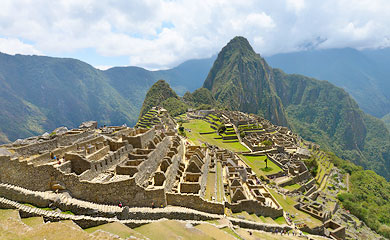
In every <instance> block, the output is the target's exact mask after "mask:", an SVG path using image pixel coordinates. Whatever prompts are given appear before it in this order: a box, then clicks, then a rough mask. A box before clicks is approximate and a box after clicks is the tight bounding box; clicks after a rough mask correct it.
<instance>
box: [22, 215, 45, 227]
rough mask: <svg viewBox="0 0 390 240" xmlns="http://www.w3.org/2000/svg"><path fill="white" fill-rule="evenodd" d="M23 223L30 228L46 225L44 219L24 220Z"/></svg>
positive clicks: (32, 218)
mask: <svg viewBox="0 0 390 240" xmlns="http://www.w3.org/2000/svg"><path fill="white" fill-rule="evenodd" d="M22 222H23V223H24V224H26V225H27V226H29V227H35V226H38V225H41V224H44V221H43V217H29V218H22Z"/></svg>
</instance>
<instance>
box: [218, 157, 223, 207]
mask: <svg viewBox="0 0 390 240" xmlns="http://www.w3.org/2000/svg"><path fill="white" fill-rule="evenodd" d="M216 171H217V172H216V174H217V198H216V200H217V202H222V201H223V179H222V165H221V163H220V162H217V167H216Z"/></svg>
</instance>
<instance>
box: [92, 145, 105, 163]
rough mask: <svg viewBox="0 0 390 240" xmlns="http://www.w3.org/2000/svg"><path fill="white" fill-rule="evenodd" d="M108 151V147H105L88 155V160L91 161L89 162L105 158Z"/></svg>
mask: <svg viewBox="0 0 390 240" xmlns="http://www.w3.org/2000/svg"><path fill="white" fill-rule="evenodd" d="M108 151H110V146H105V147H103V148H101V149H99V150H97V151H96V152H94V153H92V154H91V155H89V156H88V160H91V161H96V160H99V159H101V158H103V157H104V156H106V154H107V153H108Z"/></svg>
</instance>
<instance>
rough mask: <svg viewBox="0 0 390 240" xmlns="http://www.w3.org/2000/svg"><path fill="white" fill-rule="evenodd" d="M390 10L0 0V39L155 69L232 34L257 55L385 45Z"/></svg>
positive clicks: (12, 45) (333, 0) (345, 5)
mask: <svg viewBox="0 0 390 240" xmlns="http://www.w3.org/2000/svg"><path fill="white" fill-rule="evenodd" d="M389 11H390V2H389V1H388V0H357V1H349V0H327V1H321V0H311V1H305V0H276V1H268V0H248V1H235V0H230V1H224V0H209V1H190V0H184V1H164V0H145V1H138V0H131V1H129V0H119V1H109V0H101V1H92V0H85V1H79V0H61V1H50V0H41V1H29V0H2V11H0V37H2V39H3V40H0V42H1V41H6V43H4V46H6V47H3V48H4V49H6V50H7V51H8V52H20V53H29V54H31V53H43V54H47V55H56V56H60V55H61V53H63V54H66V53H69V52H77V51H81V50H83V49H94V51H95V52H97V53H98V54H100V55H101V56H108V57H114V56H123V57H127V59H129V62H128V63H127V64H131V65H138V66H142V67H146V68H149V69H158V68H167V67H172V66H174V65H177V64H179V63H181V62H183V61H185V60H187V59H190V58H202V57H209V56H211V55H213V54H215V53H216V52H218V51H219V50H220V49H221V48H222V47H223V46H224V45H225V44H226V43H227V42H228V41H229V40H230V39H231V38H233V37H234V36H237V35H241V36H244V37H247V38H248V40H249V41H250V43H251V44H253V47H254V49H255V50H256V51H257V52H259V53H261V54H262V55H270V54H274V53H279V52H289V51H296V50H299V49H302V48H304V46H315V47H318V48H333V47H355V48H374V47H386V46H389V44H390V40H389V39H390V28H389V26H390V19H389V18H388V12H389ZM4 39H6V40H4ZM18 39H19V40H18ZM20 39H23V40H25V42H22V41H21V40H20ZM31 43H33V44H31ZM3 51H5V50H3ZM95 65H97V64H95ZM99 65H103V64H100V63H99ZM106 65H110V63H107V64H106Z"/></svg>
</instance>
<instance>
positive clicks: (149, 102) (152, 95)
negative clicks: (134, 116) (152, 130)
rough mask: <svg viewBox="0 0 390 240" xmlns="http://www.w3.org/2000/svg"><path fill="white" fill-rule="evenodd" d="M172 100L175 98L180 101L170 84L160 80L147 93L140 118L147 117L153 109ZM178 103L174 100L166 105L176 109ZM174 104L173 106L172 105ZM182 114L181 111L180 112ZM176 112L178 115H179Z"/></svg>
mask: <svg viewBox="0 0 390 240" xmlns="http://www.w3.org/2000/svg"><path fill="white" fill-rule="evenodd" d="M170 98H175V99H176V100H178V98H179V97H178V96H177V94H176V93H175V92H174V91H173V90H172V89H171V87H170V86H169V84H168V83H166V82H165V81H164V80H158V81H157V82H156V83H155V84H153V86H152V87H151V88H150V89H149V91H148V92H147V93H146V97H145V100H144V103H143V104H142V108H141V111H140V115H139V116H140V118H141V117H142V116H143V115H145V114H146V113H147V112H148V111H149V110H150V109H151V108H152V107H157V106H161V105H162V103H163V102H164V101H166V100H168V99H170ZM175 103H177V101H175V100H174V99H171V100H169V101H168V102H166V105H167V106H168V107H169V108H174V104H175ZM172 104H173V105H172ZM171 110H172V109H171ZM178 112H180V111H178ZM178 112H176V113H178ZM182 113H183V112H180V113H178V114H177V115H180V114H182Z"/></svg>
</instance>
